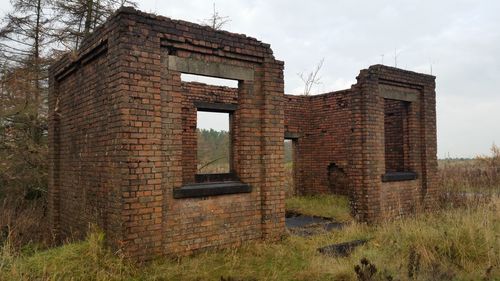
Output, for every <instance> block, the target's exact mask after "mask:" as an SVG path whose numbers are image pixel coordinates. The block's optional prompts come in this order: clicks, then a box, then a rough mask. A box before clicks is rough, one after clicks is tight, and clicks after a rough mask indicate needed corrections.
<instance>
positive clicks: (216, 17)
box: [201, 3, 231, 30]
mask: <svg viewBox="0 0 500 281" xmlns="http://www.w3.org/2000/svg"><path fill="white" fill-rule="evenodd" d="M213 6H214V11H213V13H212V15H210V18H208V19H205V20H203V21H202V22H201V23H202V24H204V25H207V26H210V27H211V28H213V29H215V30H221V29H222V28H223V27H224V26H225V25H226V24H228V23H229V22H230V21H231V19H230V18H229V17H226V16H221V15H220V14H219V12H218V11H217V9H216V8H215V3H213Z"/></svg>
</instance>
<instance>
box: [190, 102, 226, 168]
mask: <svg viewBox="0 0 500 281" xmlns="http://www.w3.org/2000/svg"><path fill="white" fill-rule="evenodd" d="M230 115H231V114H230V113H227V112H208V111H203V110H198V111H197V115H196V120H197V122H196V134H197V146H196V147H197V155H196V166H197V167H196V174H227V173H230V172H231V130H230V119H231V116H230Z"/></svg>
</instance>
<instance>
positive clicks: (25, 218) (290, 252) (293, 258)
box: [0, 150, 500, 281]
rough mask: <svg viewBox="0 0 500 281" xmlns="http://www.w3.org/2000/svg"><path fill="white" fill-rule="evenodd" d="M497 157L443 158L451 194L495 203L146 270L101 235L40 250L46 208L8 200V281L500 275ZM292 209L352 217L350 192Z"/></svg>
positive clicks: (4, 274) (469, 203)
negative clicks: (354, 244)
mask: <svg viewBox="0 0 500 281" xmlns="http://www.w3.org/2000/svg"><path fill="white" fill-rule="evenodd" d="M497 152H498V150H497ZM495 159H500V153H496V154H495V151H494V150H493V156H492V157H489V158H484V157H483V158H478V159H474V160H468V161H447V162H441V163H440V167H439V184H440V186H441V188H442V190H443V196H444V197H446V196H449V194H464V193H465V194H470V193H473V194H476V193H477V194H481V198H488V199H489V200H469V199H470V197H468V196H466V197H461V198H462V199H463V198H465V200H463V202H461V204H454V205H453V207H452V208H450V206H449V204H447V205H446V206H445V207H446V208H443V209H442V210H438V211H436V212H434V213H427V214H418V215H416V216H414V217H408V218H404V219H401V220H397V221H392V222H387V223H384V224H381V225H378V226H367V225H364V224H359V223H354V222H353V223H350V224H348V226H347V227H346V228H344V229H343V230H335V231H332V232H330V233H322V234H319V235H315V236H312V237H309V238H304V237H297V236H289V237H286V238H284V239H283V240H282V241H279V242H276V243H266V242H248V243H245V244H244V245H243V246H242V247H241V248H238V249H227V250H219V251H214V250H210V251H206V252H203V253H200V254H197V255H194V256H190V257H185V258H180V259H167V258H163V259H159V260H156V261H154V262H152V263H151V264H148V265H146V266H143V267H136V266H134V265H131V264H129V263H128V262H126V261H125V260H123V259H121V258H119V257H117V256H116V255H114V254H112V253H110V252H109V251H108V250H106V249H105V247H104V246H103V243H102V241H103V236H102V234H100V233H99V232H97V231H92V232H90V233H91V234H90V235H89V237H88V238H87V239H86V240H85V241H82V242H78V243H68V244H66V245H64V246H61V247H56V248H52V249H49V250H42V249H38V246H36V245H40V244H41V245H44V244H45V243H44V242H43V241H47V240H44V239H46V238H43V235H41V233H42V232H43V230H44V228H45V227H46V226H45V225H44V223H45V221H46V220H45V219H44V215H43V214H44V212H45V210H44V206H43V204H39V203H34V204H33V202H32V201H23V200H22V199H19V198H20V197H18V199H15V200H21V201H15V200H14V199H13V198H11V199H8V200H5V198H2V202H1V203H2V204H3V205H1V206H0V207H1V208H2V210H1V211H2V212H1V216H0V222H1V224H0V226H1V227H2V229H7V228H6V226H8V231H7V232H4V233H7V234H8V235H4V237H3V241H2V243H1V244H0V280H2V281H3V280H7V281H8V280H222V279H221V277H223V278H224V280H239V281H241V280H356V279H357V277H356V273H355V272H354V267H355V265H357V264H359V262H360V260H361V259H362V258H366V259H368V260H369V261H370V263H371V264H373V265H374V266H375V267H376V269H377V272H376V273H375V274H374V275H373V276H372V279H369V280H390V279H388V278H389V277H390V278H392V280H500V277H499V276H500V199H499V196H498V195H499V193H500V192H499V190H500V179H499V177H498V175H499V171H500V168H499V167H500V166H499V164H498V163H499V161H498V160H495ZM449 198H450V197H448V199H449ZM445 199H446V198H445ZM448 201H449V200H448ZM30 202H31V203H30ZM35 202H43V201H35ZM456 206H460V208H456ZM287 209H288V210H292V211H296V212H300V213H304V214H310V215H318V216H327V217H334V218H336V219H338V220H344V221H346V220H349V219H350V216H349V208H348V202H347V199H346V198H342V197H331V196H310V197H293V198H290V199H289V200H287ZM362 238H368V239H370V241H369V242H368V243H367V244H366V245H364V246H361V247H360V248H358V249H357V250H355V251H354V252H353V253H352V254H351V256H350V257H347V258H330V257H325V256H323V255H321V254H319V253H318V252H317V250H316V249H317V248H318V247H321V246H325V245H328V244H332V243H337V242H345V241H349V240H354V239H362ZM40 241H41V242H42V243H40ZM26 245H27V246H26ZM34 245H35V246H34ZM230 278H232V279H230Z"/></svg>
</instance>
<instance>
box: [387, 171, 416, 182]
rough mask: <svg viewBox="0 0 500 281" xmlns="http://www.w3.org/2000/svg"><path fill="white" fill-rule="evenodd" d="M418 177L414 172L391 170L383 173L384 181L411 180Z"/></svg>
mask: <svg viewBox="0 0 500 281" xmlns="http://www.w3.org/2000/svg"><path fill="white" fill-rule="evenodd" d="M416 178H417V173H414V172H390V173H385V174H383V175H382V182H391V181H411V180H414V179H416Z"/></svg>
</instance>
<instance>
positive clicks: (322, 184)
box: [49, 8, 437, 261]
mask: <svg viewBox="0 0 500 281" xmlns="http://www.w3.org/2000/svg"><path fill="white" fill-rule="evenodd" d="M283 66H284V65H283V62H281V61H277V60H276V59H275V58H274V56H273V53H272V50H271V49H270V46H269V45H268V44H265V43H262V42H260V41H258V40H256V39H254V38H250V37H246V36H244V35H238V34H232V33H229V32H225V31H215V30H212V29H210V28H209V27H203V26H200V25H196V24H192V23H188V22H184V21H176V20H171V19H168V18H164V17H159V16H155V15H151V14H146V13H142V12H139V11H137V10H134V9H131V8H122V9H120V10H119V11H118V12H117V13H116V14H115V15H114V16H113V17H112V18H111V19H110V20H109V21H108V22H107V23H106V24H105V25H103V26H102V27H100V28H99V29H98V30H97V31H96V32H95V33H94V34H93V35H91V36H90V37H89V38H88V39H87V40H86V41H85V43H84V44H83V47H82V48H81V49H80V51H79V52H78V54H76V55H74V56H70V55H67V56H65V57H63V58H62V59H61V60H60V61H58V62H57V63H55V64H54V65H53V66H52V67H51V69H50V78H49V79H50V95H49V161H50V165H49V218H50V221H51V224H52V226H53V231H54V234H56V235H57V236H58V237H59V238H61V239H62V238H64V237H67V236H69V235H77V236H79V237H81V236H83V234H84V233H85V232H86V231H87V229H88V225H89V224H97V225H99V226H100V227H101V228H102V229H103V230H104V231H105V233H106V238H107V243H108V244H109V245H110V246H111V247H112V248H114V249H121V250H123V252H124V253H125V254H127V255H128V256H130V257H133V258H134V259H136V260H139V261H144V260H149V259H151V258H153V257H155V256H159V255H165V254H177V255H183V254H189V253H192V252H193V251H197V250H201V249H206V248H218V247H230V246H236V245H239V244H241V243H242V242H243V241H248V240H253V239H267V240H276V239H279V237H280V236H281V235H282V233H283V231H284V219H285V217H284V214H285V203H284V199H285V190H284V186H283V179H284V178H283V177H284V174H283V138H284V136H285V137H287V138H293V139H294V141H295V144H296V145H295V150H296V151H295V152H296V156H295V158H296V159H295V160H296V165H295V167H296V171H295V173H294V177H295V178H296V180H295V182H296V185H297V190H298V191H299V193H302V194H305V193H330V192H331V193H340V194H348V195H349V196H350V197H351V199H352V206H353V212H354V213H355V214H356V217H357V218H358V219H359V220H362V221H369V222H373V221H378V220H381V219H384V218H391V217H395V216H399V215H404V214H407V213H410V212H412V211H414V210H415V209H418V208H432V206H433V203H434V201H435V200H436V196H437V190H436V184H435V173H436V169H437V161H436V112H435V106H436V105H435V91H434V89H435V82H434V77H433V76H428V75H422V74H417V73H413V72H409V71H404V70H400V69H395V68H390V67H385V66H381V65H376V66H371V67H370V68H368V69H365V70H362V71H361V72H360V74H359V76H358V77H357V80H358V82H357V83H356V84H355V85H353V86H352V87H351V89H349V90H345V91H338V92H332V93H327V94H324V95H318V96H310V97H298V96H284V94H283V93H284V89H283V88H284V87H283ZM181 73H191V74H199V75H207V76H217V77H221V78H228V79H234V80H238V89H229V88H222V87H211V86H207V85H202V84H197V83H183V82H182V81H181ZM388 99H389V100H390V99H395V100H404V101H405V102H407V103H408V105H407V109H406V113H405V114H406V115H407V117H406V120H407V121H406V122H405V123H403V129H402V131H403V132H404V131H407V132H408V133H407V134H406V133H401V126H400V125H398V126H394V129H391V130H388V131H387V132H386V128H391V127H390V126H386V123H390V122H389V121H390V120H389V117H386V116H387V114H386V113H387V112H389V111H395V112H401V111H397V110H396V106H394V110H393V109H391V108H393V106H390V103H388V102H386V100H388ZM200 101H202V102H205V103H209V104H212V105H213V104H219V105H220V104H224V105H226V106H227V105H231V106H234V111H233V113H232V115H233V117H232V125H231V129H232V132H231V133H232V148H231V149H232V151H231V152H232V153H231V154H232V159H231V162H232V163H231V164H232V165H231V167H232V170H233V171H232V172H233V173H234V175H235V178H236V179H237V181H238V183H240V184H242V185H244V186H245V187H247V186H249V187H251V190H250V189H244V191H242V192H238V193H236V192H233V193H231V192H230V193H231V194H223V195H221V194H218V195H215V194H212V195H204V196H201V197H199V196H198V197H193V196H190V197H189V196H188V197H189V198H181V197H175V198H174V194H177V193H179V192H184V191H186V187H187V186H188V185H189V186H190V187H193V185H192V184H193V183H194V182H195V181H194V179H193V177H194V174H195V173H196V134H195V132H196V131H195V128H196V107H195V102H200ZM386 105H387V107H388V108H389V109H387V110H386ZM391 116H396V114H394V115H391ZM386 121H387V122H386ZM405 124H406V125H405ZM405 128H407V129H405ZM401 135H403V139H402V142H403V156H402V158H401V153H400V152H401V149H400V148H398V149H396V150H394V151H397V153H396V152H391V151H392V149H391V147H393V146H394V147H395V146H396V145H395V144H396V143H397V144H400V143H401ZM405 147H407V148H405ZM386 152H387V153H386ZM391 153H392V154H391ZM387 159H389V161H387ZM401 159H402V160H401ZM386 163H388V164H386ZM393 163H396V164H393ZM401 163H404V166H405V170H407V171H410V172H414V173H415V175H416V179H411V180H405V181H392V182H388V181H385V180H384V181H383V180H382V177H383V176H384V175H385V174H386V172H387V170H389V171H392V170H393V168H392V166H393V165H394V166H397V165H400V164H401ZM396 170H398V169H396ZM195 187H196V188H197V190H198V191H200V190H201V189H200V188H201V187H200V186H196V185H195ZM212 187H213V185H212ZM249 191H250V192H249Z"/></svg>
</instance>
